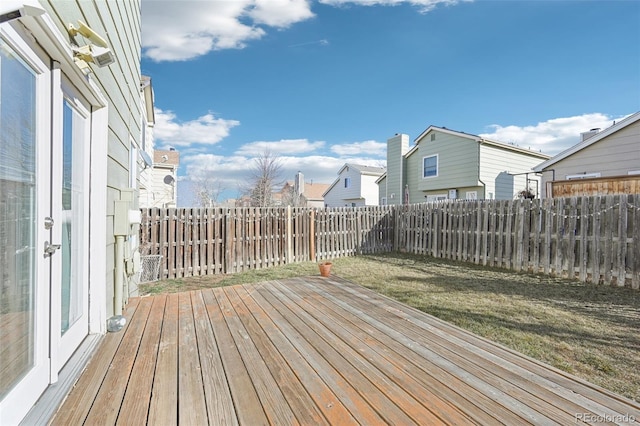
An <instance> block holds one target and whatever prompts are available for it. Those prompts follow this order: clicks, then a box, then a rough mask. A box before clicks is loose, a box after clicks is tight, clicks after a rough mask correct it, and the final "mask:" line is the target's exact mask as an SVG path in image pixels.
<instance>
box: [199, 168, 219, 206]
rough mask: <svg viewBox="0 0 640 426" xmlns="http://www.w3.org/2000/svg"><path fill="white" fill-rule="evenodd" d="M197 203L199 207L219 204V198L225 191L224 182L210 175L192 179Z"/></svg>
mask: <svg viewBox="0 0 640 426" xmlns="http://www.w3.org/2000/svg"><path fill="white" fill-rule="evenodd" d="M191 182H192V188H193V192H194V195H195V200H196V203H198V206H199V207H214V206H215V205H216V204H218V201H219V200H218V198H220V194H221V193H222V191H224V188H223V187H222V183H221V182H220V181H219V180H217V179H215V178H214V177H213V176H211V175H208V176H204V177H200V178H195V179H193V178H192V179H191Z"/></svg>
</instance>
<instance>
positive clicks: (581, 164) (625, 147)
mask: <svg viewBox="0 0 640 426" xmlns="http://www.w3.org/2000/svg"><path fill="white" fill-rule="evenodd" d="M553 168H554V169H555V170H556V180H563V179H566V176H567V175H576V174H583V173H600V175H601V177H606V176H621V175H626V174H627V173H628V172H629V171H632V170H639V169H640V121H638V122H636V123H634V124H631V125H629V126H627V127H625V128H624V129H621V130H619V131H617V132H615V133H613V134H612V135H610V136H608V137H606V138H604V139H602V140H600V141H598V142H596V143H594V144H593V145H590V146H588V147H586V148H584V149H582V150H580V151H578V152H576V153H575V154H573V155H571V156H569V157H567V158H565V159H563V160H560V161H559V162H557V163H556V164H554V165H553Z"/></svg>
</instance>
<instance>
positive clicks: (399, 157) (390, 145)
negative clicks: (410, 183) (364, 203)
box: [387, 133, 409, 204]
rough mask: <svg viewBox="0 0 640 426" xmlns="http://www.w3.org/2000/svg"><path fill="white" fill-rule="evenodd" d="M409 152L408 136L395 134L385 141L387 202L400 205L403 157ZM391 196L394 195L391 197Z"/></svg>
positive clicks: (403, 179) (402, 186) (403, 183)
mask: <svg viewBox="0 0 640 426" xmlns="http://www.w3.org/2000/svg"><path fill="white" fill-rule="evenodd" d="M407 152H409V135H405V134H403V133H400V134H398V133H396V134H395V136H393V137H392V138H390V139H388V140H387V200H388V203H389V204H401V203H402V198H403V197H402V194H404V185H405V177H404V156H405V154H406V153H407ZM391 194H395V196H392V195H391Z"/></svg>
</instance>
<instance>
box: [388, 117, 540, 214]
mask: <svg viewBox="0 0 640 426" xmlns="http://www.w3.org/2000/svg"><path fill="white" fill-rule="evenodd" d="M549 158H550V157H549V156H548V155H546V154H542V153H540V152H537V151H533V150H529V149H524V148H521V147H519V146H515V145H510V144H506V143H502V142H497V141H493V140H489V139H485V138H482V137H480V136H476V135H471V134H468V133H464V132H459V131H453V130H450V129H447V128H445V127H436V126H430V127H428V128H427V129H426V130H425V131H424V132H422V134H421V135H420V136H418V137H417V138H416V140H415V144H414V146H413V147H411V148H410V147H409V136H408V135H406V134H396V135H395V136H393V137H392V138H390V139H388V140H387V172H386V173H385V174H384V175H382V176H381V177H380V178H378V180H377V181H376V182H377V183H378V188H379V197H380V204H403V203H422V202H432V201H440V200H452V199H467V200H476V199H478V200H480V199H496V200H510V199H514V198H517V197H518V196H521V195H522V194H525V193H530V194H531V195H532V196H538V194H539V177H538V176H536V175H535V173H534V172H533V171H532V168H533V167H534V166H536V165H538V164H540V162H542V161H545V160H548V159H549Z"/></svg>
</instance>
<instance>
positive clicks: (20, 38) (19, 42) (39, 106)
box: [0, 25, 51, 424]
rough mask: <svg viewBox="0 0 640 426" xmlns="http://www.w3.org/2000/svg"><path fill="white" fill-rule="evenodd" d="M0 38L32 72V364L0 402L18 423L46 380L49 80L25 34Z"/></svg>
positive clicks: (8, 419) (1, 29)
mask: <svg viewBox="0 0 640 426" xmlns="http://www.w3.org/2000/svg"><path fill="white" fill-rule="evenodd" d="M0 37H1V38H2V39H3V41H4V42H5V43H7V44H8V45H9V46H10V47H11V48H12V49H13V50H14V51H15V52H16V53H17V54H18V55H19V56H20V57H21V59H22V60H23V61H24V62H25V63H26V64H27V65H28V66H29V67H30V68H31V69H32V70H33V71H34V72H35V74H36V76H35V80H36V93H35V104H36V132H35V133H36V151H37V152H36V166H35V170H36V194H37V195H36V207H35V219H36V221H35V224H34V227H35V255H34V261H35V264H36V266H35V285H36V288H35V301H34V303H35V324H34V334H35V340H34V342H35V348H34V351H35V352H34V366H33V368H32V369H31V370H30V371H29V372H28V373H27V374H26V375H25V376H24V377H23V378H22V379H21V380H20V382H18V383H17V384H16V385H15V387H14V388H13V389H12V390H11V391H10V392H9V394H8V395H7V396H6V397H5V398H4V399H3V400H2V401H0V415H1V423H2V424H15V423H18V422H19V421H20V420H21V419H22V417H24V415H25V414H26V413H27V412H28V411H29V409H30V408H31V404H33V403H34V402H35V401H36V400H37V399H38V397H39V395H40V392H42V391H43V390H44V389H45V388H46V386H47V384H48V383H49V371H50V359H49V313H50V312H49V300H50V293H49V266H50V262H49V260H48V259H47V258H45V257H44V255H43V254H44V250H45V241H51V237H50V232H49V231H48V230H46V229H45V227H44V224H45V218H46V217H48V216H49V206H50V191H49V185H50V179H49V178H50V176H49V167H50V162H49V156H50V145H51V139H50V130H51V125H50V124H51V121H50V120H51V114H50V113H49V112H50V105H51V79H50V72H49V67H48V66H47V64H46V62H45V60H46V58H45V55H44V54H43V53H44V52H41V51H39V49H38V47H37V46H34V45H32V44H30V43H27V42H26V41H25V40H27V37H26V36H25V34H22V33H19V32H18V31H16V30H15V29H14V28H12V27H9V26H4V25H3V26H0Z"/></svg>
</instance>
